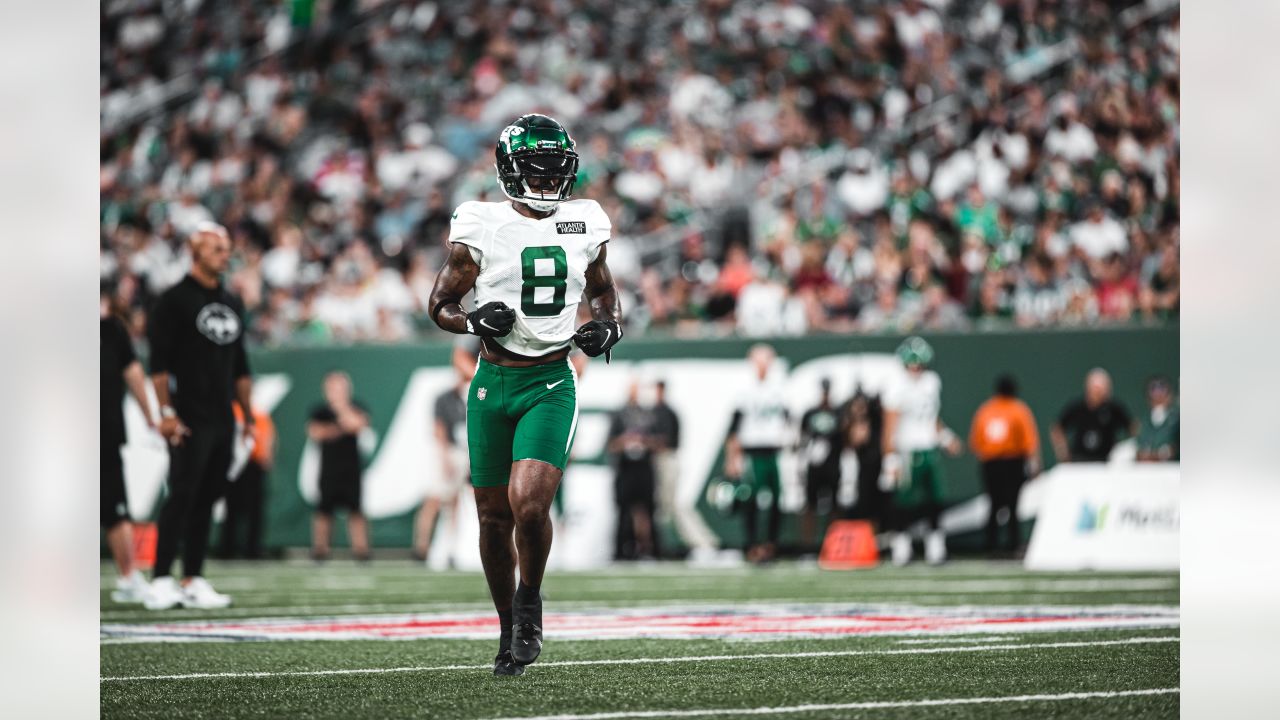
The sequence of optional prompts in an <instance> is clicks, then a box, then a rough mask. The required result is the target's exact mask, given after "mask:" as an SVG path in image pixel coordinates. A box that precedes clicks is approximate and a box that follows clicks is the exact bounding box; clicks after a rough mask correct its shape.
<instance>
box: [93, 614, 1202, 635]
mask: <svg viewBox="0 0 1280 720" xmlns="http://www.w3.org/2000/svg"><path fill="white" fill-rule="evenodd" d="M886 609H888V608H880V607H871V606H843V607H839V606H795V605H777V606H771V605H740V606H724V607H711V608H708V607H706V606H700V607H697V608H677V609H673V608H648V609H643V608H642V609H610V610H599V611H587V612H569V613H556V612H549V613H547V615H546V617H545V619H544V623H543V624H544V626H545V629H546V634H547V637H548V638H555V639H562V640H613V639H619V638H633V637H650V638H751V639H769V638H782V637H839V636H873V635H916V634H926V635H928V634H955V633H999V632H1009V631H1015V630H1016V631H1017V632H1024V631H1035V630H1087V629H1100V628H1133V627H1176V626H1177V625H1178V610H1177V609H1176V608H1161V607H1139V608H1126V607H1115V608H1088V607H1080V608H1060V607H1051V608H1050V607H1046V608H1007V607H1002V608H980V607H969V608H943V607H910V608H903V607H895V608H893V612H888V613H887V612H884V610H886ZM497 632H498V621H497V618H496V617H494V615H493V614H492V613H487V612H468V613H421V614H398V615H379V616H371V617H368V616H367V617H324V618H267V619H258V620H228V621H198V622H164V623H147V624H107V625H103V626H102V636H103V637H111V638H119V637H130V638H151V639H155V640H166V639H172V640H186V641H190V640H366V639H374V640H379V639H382V640H389V639H399V640H411V639H430V638H453V639H489V638H492V637H493V636H494V635H495V634H496V633H497Z"/></svg>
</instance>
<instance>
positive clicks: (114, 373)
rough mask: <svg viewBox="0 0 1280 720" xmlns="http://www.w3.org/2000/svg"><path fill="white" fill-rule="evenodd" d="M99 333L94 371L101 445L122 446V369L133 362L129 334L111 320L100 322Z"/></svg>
mask: <svg viewBox="0 0 1280 720" xmlns="http://www.w3.org/2000/svg"><path fill="white" fill-rule="evenodd" d="M100 331H101V335H100V337H99V347H100V349H101V357H100V358H99V363H98V371H99V372H100V373H101V374H102V385H101V386H100V387H101V390H99V395H98V409H99V411H100V414H101V423H100V427H101V428H102V429H101V433H102V444H103V445H104V446H107V445H123V444H124V442H125V432H124V391H125V386H124V369H125V368H127V367H129V364H130V363H132V362H133V361H134V360H137V356H136V355H134V354H133V343H132V342H131V341H130V340H129V332H128V331H127V330H125V329H124V325H123V324H121V322H120V321H119V320H117V319H115V318H113V317H108V318H103V319H102V322H101V323H100Z"/></svg>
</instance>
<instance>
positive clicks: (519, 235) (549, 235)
mask: <svg viewBox="0 0 1280 720" xmlns="http://www.w3.org/2000/svg"><path fill="white" fill-rule="evenodd" d="M610 232H611V225H610V223H609V218H608V216H607V215H605V213H604V210H603V209H602V208H601V207H600V204H599V203H597V202H596V201H595V200H567V201H565V202H562V203H560V204H559V205H557V206H556V210H555V212H553V213H551V215H550V216H548V217H545V218H542V219H540V220H535V219H534V218H530V217H525V216H524V215H521V214H520V213H518V212H516V210H515V208H513V207H511V203H510V202H507V201H503V202H474V201H472V202H464V203H462V204H461V205H459V206H458V209H457V210H456V211H454V213H453V222H452V223H451V224H450V227H449V241H450V242H455V243H462V244H463V245H466V246H468V247H469V248H471V256H472V257H473V258H474V259H475V261H476V263H477V264H478V265H479V266H480V275H479V276H478V277H477V278H476V287H475V294H476V307H480V306H481V305H485V304H487V303H490V302H494V301H501V302H504V303H506V304H507V305H508V306H510V307H511V308H512V309H514V310H515V311H516V324H515V326H514V327H512V328H511V332H510V333H508V334H507V335H506V336H504V337H499V338H492V339H491V340H492V341H495V342H497V343H498V344H499V345H501V346H502V347H503V348H505V349H507V350H510V351H511V352H513V353H516V354H519V355H524V356H527V357H540V356H542V355H547V354H550V353H553V352H555V351H557V350H560V349H562V348H565V347H568V345H569V342H570V339H571V338H572V337H573V333H574V332H575V331H576V330H577V327H576V326H575V321H576V320H577V317H578V303H579V302H581V301H582V291H583V290H584V289H585V288H586V285H587V280H586V273H587V266H588V265H590V264H591V263H592V262H594V261H595V259H596V257H598V256H599V254H600V246H601V245H603V244H604V243H606V242H608V241H609V235H610Z"/></svg>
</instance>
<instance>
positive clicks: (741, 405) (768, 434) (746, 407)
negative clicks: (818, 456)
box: [733, 378, 791, 450]
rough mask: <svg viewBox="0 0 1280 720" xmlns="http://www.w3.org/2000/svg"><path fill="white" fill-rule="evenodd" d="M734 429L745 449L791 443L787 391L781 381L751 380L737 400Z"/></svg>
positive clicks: (774, 446)
mask: <svg viewBox="0 0 1280 720" xmlns="http://www.w3.org/2000/svg"><path fill="white" fill-rule="evenodd" d="M735 422H736V425H735V427H734V428H733V431H734V432H735V433H736V434H737V436H738V442H739V443H740V444H741V445H742V447H743V449H745V450H776V449H779V448H782V447H783V446H786V445H789V444H790V443H791V427H790V426H791V423H790V415H789V413H788V412H787V395H786V392H785V390H784V388H783V387H782V383H780V382H777V381H775V380H774V379H773V378H769V379H767V380H765V381H763V382H761V381H759V380H754V381H753V383H752V385H751V387H750V388H749V389H747V391H746V392H745V393H743V394H742V397H741V398H740V399H739V400H738V406H737V408H736V413H735Z"/></svg>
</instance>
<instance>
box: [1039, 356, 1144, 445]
mask: <svg viewBox="0 0 1280 720" xmlns="http://www.w3.org/2000/svg"><path fill="white" fill-rule="evenodd" d="M1135 434H1137V424H1136V422H1135V421H1133V420H1132V419H1131V416H1130V414H1129V411H1128V410H1127V409H1126V408H1125V406H1124V405H1122V404H1120V403H1119V402H1116V401H1115V400H1113V399H1111V376H1110V375H1109V374H1107V371H1106V370H1103V369H1102V368H1094V369H1093V370H1090V371H1089V374H1088V375H1087V376H1085V380H1084V397H1082V398H1080V399H1078V400H1074V401H1072V402H1071V403H1069V404H1068V405H1067V406H1066V407H1064V408H1063V409H1062V412H1061V413H1059V414H1058V419H1057V421H1056V422H1055V423H1054V424H1053V427H1052V428H1051V429H1050V432H1049V435H1050V438H1051V439H1052V440H1053V451H1054V453H1055V454H1056V455H1057V457H1058V462H1106V461H1107V458H1108V457H1110V455H1111V450H1112V449H1113V448H1115V446H1116V443H1118V442H1119V441H1120V440H1121V439H1122V438H1123V437H1125V436H1129V437H1132V436H1134V435H1135Z"/></svg>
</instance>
